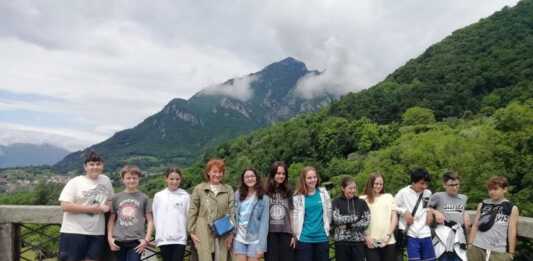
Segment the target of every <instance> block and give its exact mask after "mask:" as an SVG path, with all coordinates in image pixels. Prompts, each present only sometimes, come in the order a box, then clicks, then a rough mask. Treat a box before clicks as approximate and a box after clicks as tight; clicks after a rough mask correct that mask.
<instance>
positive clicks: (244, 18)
mask: <svg viewBox="0 0 533 261" xmlns="http://www.w3.org/2000/svg"><path fill="white" fill-rule="evenodd" d="M516 2H517V1H516V0H468V1H465V0H446V1H427V0H418V1H414V0H413V1H408V0H386V1H385V0H357V1H353V0H345V1H343V0H331V1H328V0H302V1H287V0H283V1H281V0H280V1H275V0H269V1H244V0H243V1H202V0H194V1H126V0H123V1H97V0H91V1H85V0H83V1H82V0H79V1H76V0H65V1H30V0H28V1H17V0H14V1H0V72H1V74H0V75H1V76H0V144H6V143H10V142H45V141H50V142H52V143H55V144H57V145H61V146H64V147H67V148H68V149H71V150H74V149H80V148H82V147H84V146H87V145H90V144H93V143H95V142H99V141H102V140H104V139H106V138H108V137H109V136H111V135H112V134H113V133H114V132H116V131H117V130H121V129H124V128H131V127H133V126H135V125H136V124H138V123H139V122H140V121H142V120H143V119H144V118H146V117H147V116H149V115H151V114H154V113H156V112H158V111H159V110H161V109H162V107H163V106H164V105H165V104H166V103H167V102H168V101H170V100H171V99H172V98H175V97H180V98H189V97H190V96H192V95H193V94H194V93H196V92H197V91H199V90H201V89H203V88H205V87H208V86H212V85H215V84H218V83H222V82H224V81H225V80H227V79H230V78H234V77H240V76H243V75H246V74H248V73H252V72H255V71H258V70H260V69H261V68H263V67H264V66H266V65H268V64H270V63H272V62H276V61H279V60H281V59H283V58H285V57H287V56H292V57H295V58H297V59H299V60H301V61H303V62H305V63H306V64H307V66H308V68H310V69H317V70H325V72H326V73H325V74H324V75H323V76H321V78H320V79H310V81H309V82H308V83H307V84H305V85H303V86H302V91H303V92H304V93H307V94H308V95H312V94H313V93H316V92H318V91H320V88H322V87H323V86H325V83H327V85H328V86H330V88H331V86H335V89H334V90H333V91H334V92H336V93H339V94H343V93H346V92H348V91H357V90H360V89H364V88H368V87H370V86H371V85H373V84H375V83H377V82H379V81H380V80H382V79H383V78H384V77H385V76H386V75H387V74H389V73H391V72H392V71H393V70H394V69H395V68H397V67H398V66H401V65H402V64H404V63H405V62H406V61H407V60H409V59H411V58H414V57H416V56H418V55H419V54H421V53H422V52H423V51H424V50H425V49H426V48H427V47H429V46H430V45H431V44H433V43H436V42H438V41H440V40H442V39H443V38H444V37H446V36H448V35H449V34H451V33H452V32H453V31H454V30H457V29H459V28H461V27H464V26H466V25H468V24H471V23H474V22H476V21H478V20H479V19H480V18H483V17H487V16H489V15H491V14H492V13H494V12H495V11H498V10H500V9H501V8H503V7H504V6H506V5H509V6H514V5H515V4H516Z"/></svg>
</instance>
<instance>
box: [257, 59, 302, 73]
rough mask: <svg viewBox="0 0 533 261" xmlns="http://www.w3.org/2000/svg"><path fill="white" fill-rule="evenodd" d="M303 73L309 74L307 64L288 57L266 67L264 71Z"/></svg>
mask: <svg viewBox="0 0 533 261" xmlns="http://www.w3.org/2000/svg"><path fill="white" fill-rule="evenodd" d="M280 70H284V71H303V72H307V71H308V70H307V66H306V65H305V63H303V62H301V61H299V60H297V59H295V58H293V57H287V58H285V59H283V60H281V61H279V62H275V63H272V64H270V65H268V66H267V67H265V68H264V69H263V71H280Z"/></svg>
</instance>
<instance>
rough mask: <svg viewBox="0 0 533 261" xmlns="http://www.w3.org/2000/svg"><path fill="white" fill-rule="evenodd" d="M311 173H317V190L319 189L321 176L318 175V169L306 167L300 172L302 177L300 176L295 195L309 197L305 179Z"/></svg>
mask: <svg viewBox="0 0 533 261" xmlns="http://www.w3.org/2000/svg"><path fill="white" fill-rule="evenodd" d="M310 171H314V172H315V173H316V178H317V183H316V189H318V187H319V186H320V176H319V175H318V171H316V168H315V167H312V166H306V167H305V168H303V169H302V171H300V175H299V176H298V189H296V193H294V194H295V195H307V193H309V189H308V188H307V185H306V184H305V177H306V176H307V173H309V172H310Z"/></svg>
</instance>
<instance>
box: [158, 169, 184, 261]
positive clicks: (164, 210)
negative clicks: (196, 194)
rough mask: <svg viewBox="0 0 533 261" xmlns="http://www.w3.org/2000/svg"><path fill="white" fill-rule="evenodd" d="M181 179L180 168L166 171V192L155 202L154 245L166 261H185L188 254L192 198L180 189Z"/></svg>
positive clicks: (161, 192)
mask: <svg viewBox="0 0 533 261" xmlns="http://www.w3.org/2000/svg"><path fill="white" fill-rule="evenodd" d="M182 178H183V176H182V174H181V170H179V169H178V168H169V169H167V171H166V172H165V180H166V183H167V188H165V189H164V190H162V191H159V192H157V193H156V194H155V196H154V200H153V206H152V211H153V215H154V224H155V230H156V231H155V243H156V244H157V246H158V247H159V249H160V250H161V256H162V257H163V261H171V260H172V261H177V260H178V261H182V260H183V256H184V254H185V246H186V245H187V210H188V209H189V202H190V196H189V193H187V191H185V190H183V189H181V188H179V186H180V184H181V181H182Z"/></svg>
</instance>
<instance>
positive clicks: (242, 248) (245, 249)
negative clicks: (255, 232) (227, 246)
mask: <svg viewBox="0 0 533 261" xmlns="http://www.w3.org/2000/svg"><path fill="white" fill-rule="evenodd" d="M233 253H234V254H236V255H243V256H248V257H256V256H257V244H244V243H241V242H239V241H237V240H233Z"/></svg>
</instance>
